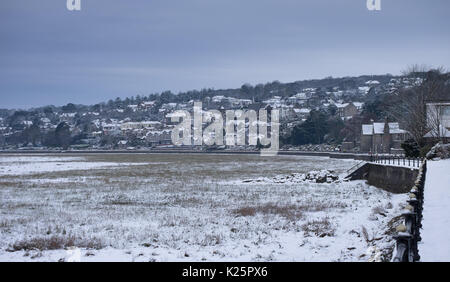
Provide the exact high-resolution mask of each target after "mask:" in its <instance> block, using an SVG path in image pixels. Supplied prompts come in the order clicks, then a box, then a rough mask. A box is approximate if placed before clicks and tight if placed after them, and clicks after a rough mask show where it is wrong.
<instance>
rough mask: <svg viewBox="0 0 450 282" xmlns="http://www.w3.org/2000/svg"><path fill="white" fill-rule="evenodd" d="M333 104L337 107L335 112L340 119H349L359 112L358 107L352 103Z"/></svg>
mask: <svg viewBox="0 0 450 282" xmlns="http://www.w3.org/2000/svg"><path fill="white" fill-rule="evenodd" d="M335 106H336V107H337V114H338V116H339V117H340V118H341V119H349V118H351V117H353V116H354V115H357V114H358V113H359V110H358V107H357V106H355V105H354V104H353V103H345V104H339V103H336V104H335Z"/></svg>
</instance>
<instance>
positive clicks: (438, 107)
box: [424, 100, 450, 143]
mask: <svg viewBox="0 0 450 282" xmlns="http://www.w3.org/2000/svg"><path fill="white" fill-rule="evenodd" d="M426 115H427V126H428V128H429V129H430V131H429V132H428V133H427V134H425V136H424V137H425V138H427V139H443V140H444V141H445V142H446V143H448V142H450V100H441V101H428V102H427V103H426Z"/></svg>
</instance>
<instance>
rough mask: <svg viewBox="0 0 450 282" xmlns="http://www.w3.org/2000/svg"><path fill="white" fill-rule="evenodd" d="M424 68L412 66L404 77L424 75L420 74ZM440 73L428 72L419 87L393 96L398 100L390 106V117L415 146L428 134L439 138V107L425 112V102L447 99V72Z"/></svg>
mask: <svg viewBox="0 0 450 282" xmlns="http://www.w3.org/2000/svg"><path fill="white" fill-rule="evenodd" d="M424 69H425V67H424V66H417V65H415V66H411V67H409V70H408V71H405V74H406V76H409V77H414V76H417V75H418V74H419V73H422V74H424V73H423V72H422V71H423V70H424ZM443 71H444V69H443V68H438V69H434V70H430V71H428V72H427V73H426V76H425V79H424V80H423V82H422V83H421V84H420V85H418V86H414V87H411V88H403V89H400V90H398V91H397V93H396V95H397V98H398V99H396V103H395V104H394V105H392V106H391V109H390V112H391V114H392V116H394V117H395V118H396V119H397V120H398V121H399V122H400V123H401V124H402V125H403V127H404V128H405V129H406V130H407V131H408V132H409V133H410V134H411V136H412V138H413V139H414V141H415V142H416V143H418V144H419V143H420V141H421V139H422V138H423V136H424V135H425V134H427V133H428V132H432V134H434V135H433V137H436V138H441V137H442V134H441V124H440V123H441V113H440V108H439V109H438V108H436V109H432V108H428V109H427V107H426V103H427V102H428V101H439V100H444V99H448V95H449V86H448V83H447V81H448V80H449V73H447V74H443ZM427 111H428V114H427Z"/></svg>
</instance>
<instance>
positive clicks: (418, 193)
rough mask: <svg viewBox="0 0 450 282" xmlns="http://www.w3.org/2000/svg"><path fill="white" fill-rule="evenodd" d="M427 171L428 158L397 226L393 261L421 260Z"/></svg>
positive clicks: (421, 168)
mask: <svg viewBox="0 0 450 282" xmlns="http://www.w3.org/2000/svg"><path fill="white" fill-rule="evenodd" d="M426 172H427V163H426V160H423V162H422V164H421V166H420V168H419V174H418V175H417V178H416V181H415V182H414V186H413V187H412V189H411V191H410V193H409V200H408V201H407V202H408V205H407V206H406V211H405V212H404V213H403V214H402V216H403V224H400V225H398V226H397V228H396V230H397V235H396V236H394V239H395V240H396V243H395V255H394V256H393V258H392V261H393V262H415V261H419V260H420V255H419V249H418V246H417V243H418V242H420V241H421V240H422V238H421V237H420V228H421V227H422V211H423V193H424V188H425V175H426Z"/></svg>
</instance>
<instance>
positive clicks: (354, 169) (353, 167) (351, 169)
mask: <svg viewBox="0 0 450 282" xmlns="http://www.w3.org/2000/svg"><path fill="white" fill-rule="evenodd" d="M365 163H366V162H365V161H360V162H359V163H357V164H355V165H354V166H352V167H351V168H349V169H347V171H346V174H347V175H350V174H351V173H353V172H354V171H356V170H357V169H359V168H360V167H362V166H363V165H364V164H365Z"/></svg>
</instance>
